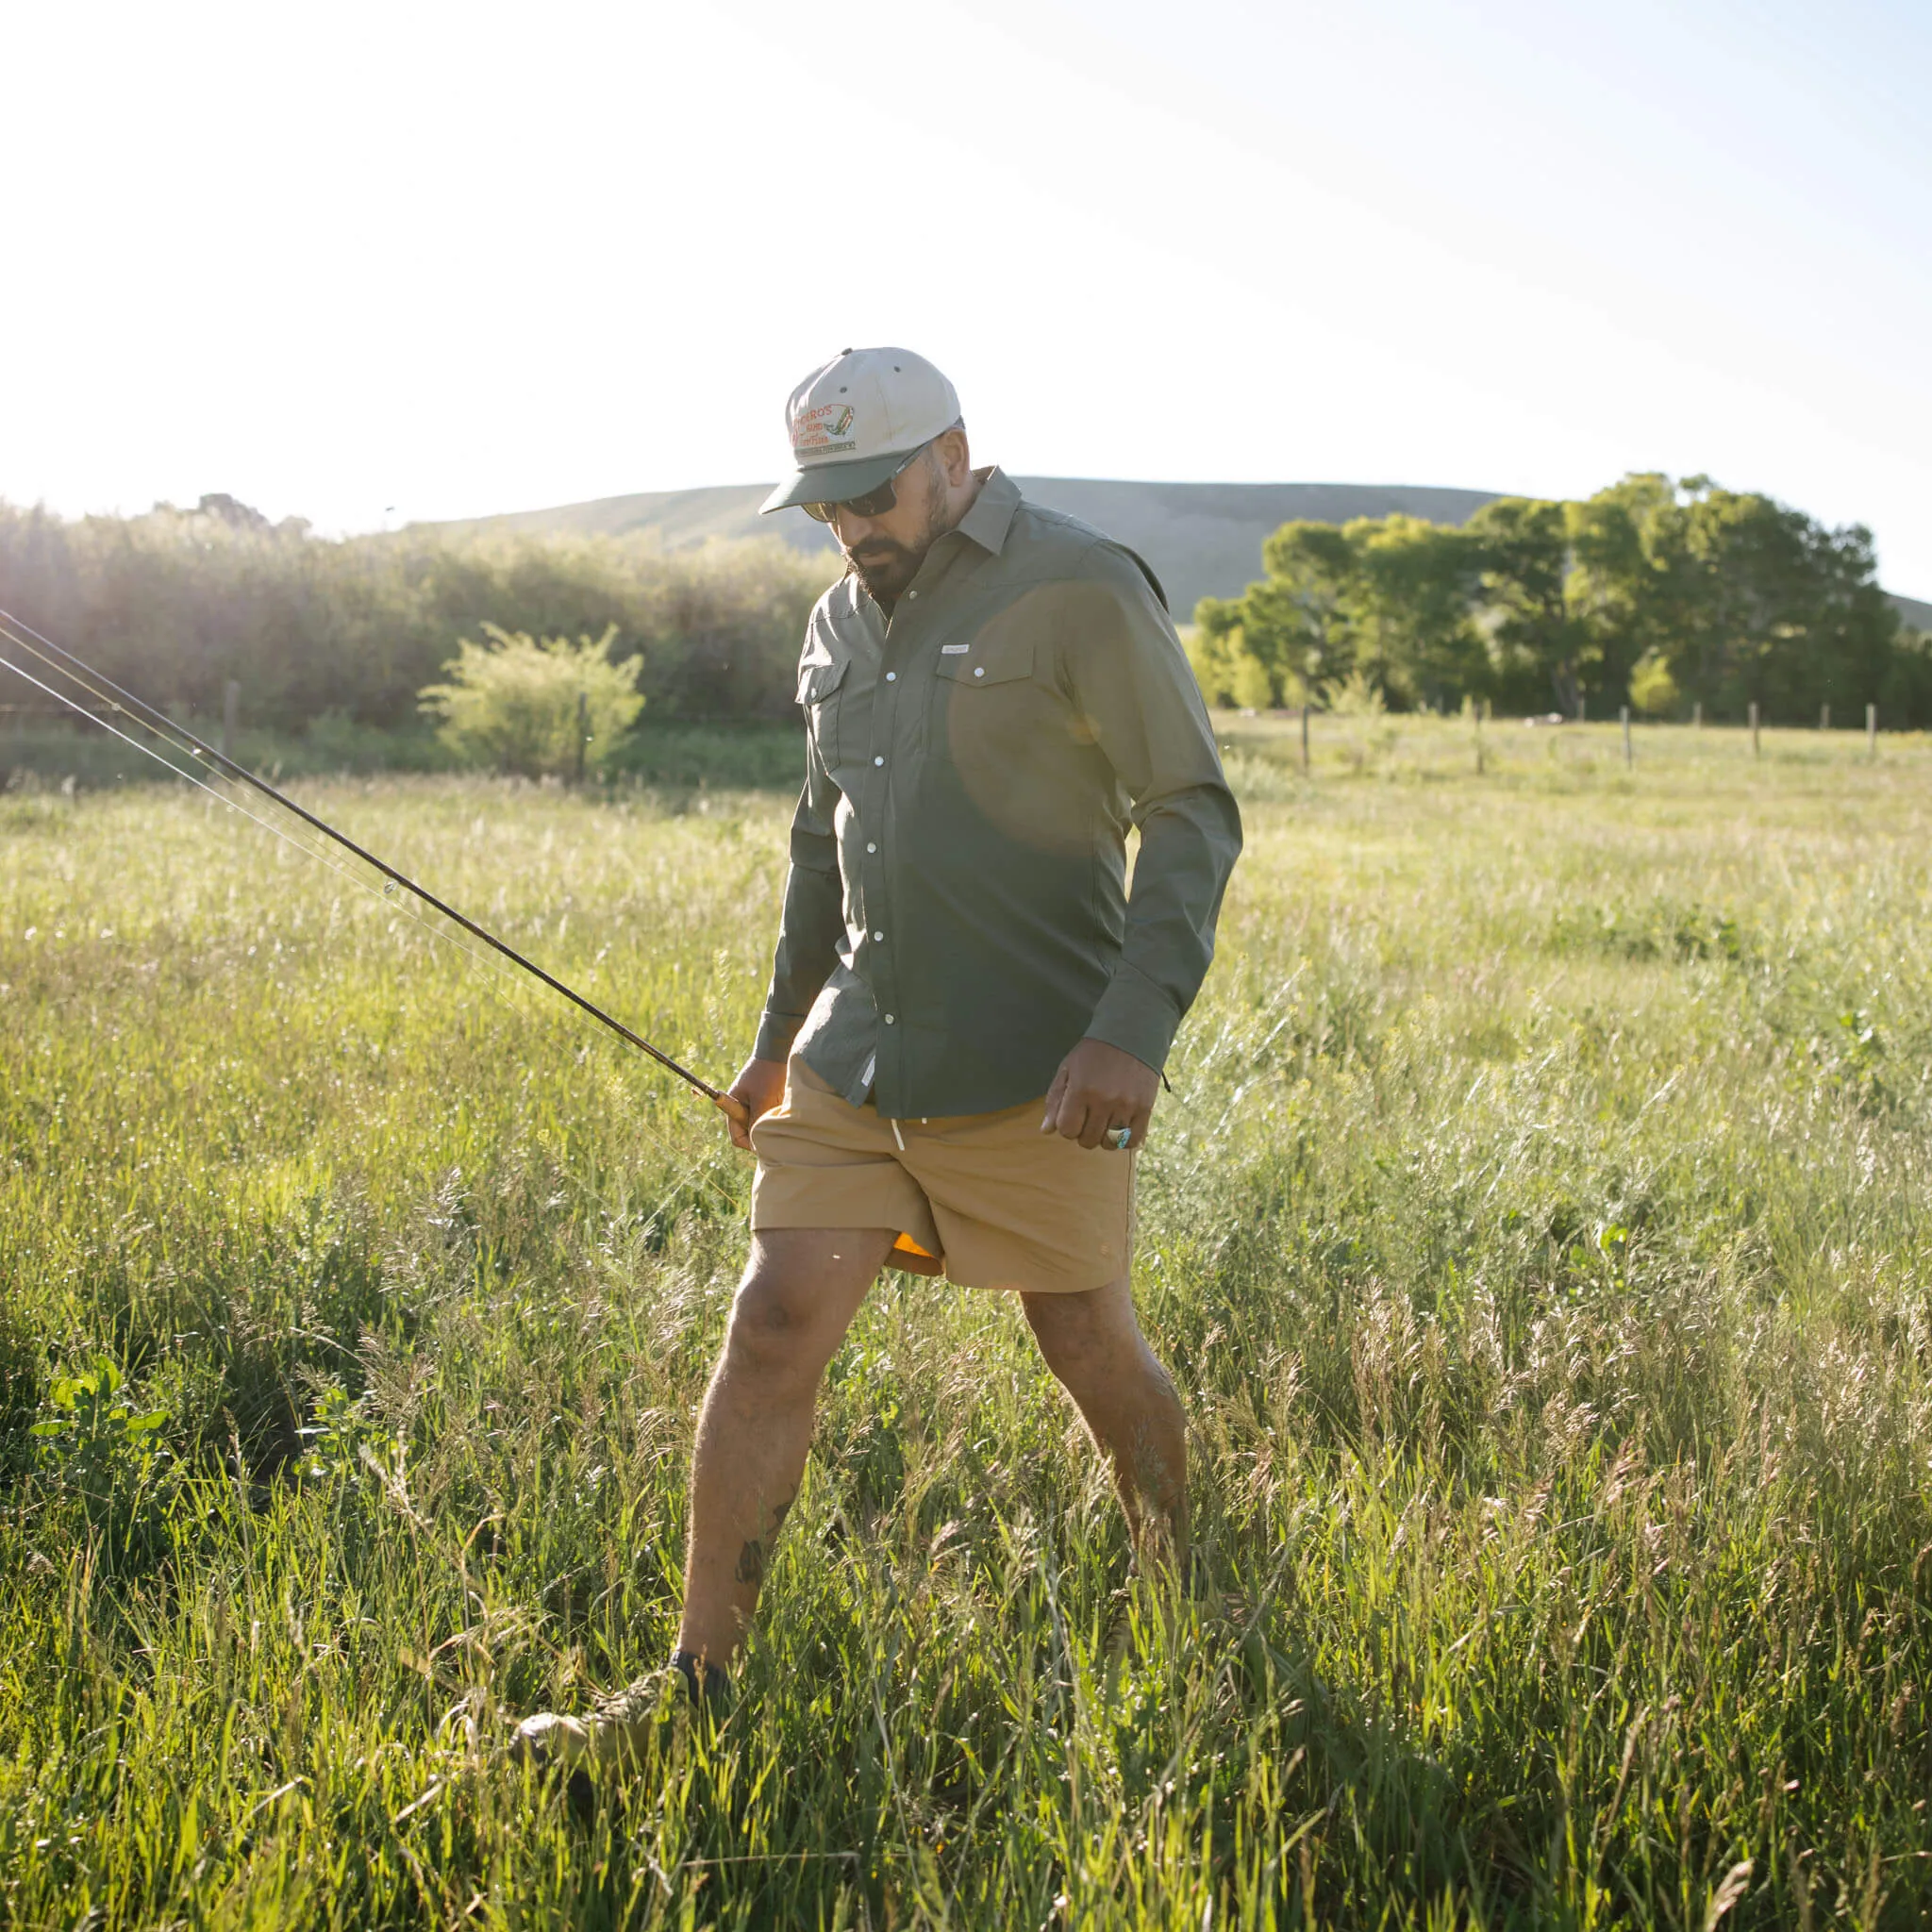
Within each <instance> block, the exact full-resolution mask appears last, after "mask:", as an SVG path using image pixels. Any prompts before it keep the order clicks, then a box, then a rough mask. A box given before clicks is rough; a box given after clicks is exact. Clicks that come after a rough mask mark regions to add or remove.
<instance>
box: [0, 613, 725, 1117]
mask: <svg viewBox="0 0 1932 1932" xmlns="http://www.w3.org/2000/svg"><path fill="white" fill-rule="evenodd" d="M0 638H4V639H5V640H6V641H7V642H8V644H10V645H12V646H13V647H14V648H15V649H17V650H21V651H25V653H26V654H27V656H29V657H30V658H36V659H38V660H39V661H40V663H41V664H42V665H43V666H44V667H45V668H47V669H48V670H50V671H53V672H55V673H57V674H58V675H60V676H62V677H65V678H67V679H68V680H70V681H71V682H72V683H74V684H76V685H78V686H79V687H80V689H81V690H82V691H86V692H87V693H88V695H89V696H90V697H92V698H93V699H95V700H96V701H97V702H98V703H100V704H103V705H106V706H108V708H110V709H111V710H114V711H118V712H119V713H120V714H121V715H122V716H124V717H125V718H126V719H127V720H128V721H129V722H130V723H132V724H140V725H142V726H144V727H145V728H146V729H147V730H149V731H151V732H153V733H154V735H155V736H156V737H157V738H158V739H160V740H161V741H163V742H164V743H166V744H168V745H170V746H171V747H172V748H173V749H175V750H176V751H179V750H181V749H183V748H184V743H185V747H186V748H187V749H188V750H189V751H190V752H191V753H192V756H193V757H195V758H205V759H206V760H207V761H208V763H209V764H210V765H211V766H213V767H214V768H215V769H216V770H218V771H220V772H222V773H223V774H225V775H226V776H228V777H230V778H233V779H237V780H239V781H240V782H241V783H242V784H244V785H250V786H253V787H254V788H255V790H256V791H258V792H260V793H261V794H262V796H263V797H265V798H268V799H272V800H273V801H274V802H275V804H276V805H278V806H280V807H281V808H283V809H284V810H285V811H290V812H292V813H293V814H294V815H295V817H296V818H298V819H300V820H301V821H302V822H303V824H307V825H310V826H312V827H313V828H314V829H315V830H316V831H318V832H320V833H322V834H323V836H324V837H325V838H327V839H332V840H334V841H335V842H336V843H337V844H338V845H340V846H341V847H342V848H343V849H344V850H345V851H347V852H351V853H353V854H354V855H355V856H356V857H357V858H359V859H361V860H362V861H363V863H364V864H365V865H371V866H374V867H375V870H376V871H377V872H379V873H380V874H382V875H383V876H384V877H385V878H386V879H389V880H390V881H391V883H392V884H394V885H397V886H400V887H402V889H403V890H404V891H407V892H412V893H413V894H414V895H415V896H416V897H417V898H418V899H420V900H422V901H423V903H424V904H425V906H428V907H431V908H434V909H435V910H436V911H438V912H440V913H441V914H442V916H443V917H444V918H445V919H447V920H450V921H452V922H453V923H454V924H457V925H459V926H460V927H461V928H462V929H463V930H464V931H465V932H467V933H469V934H471V935H472V936H473V937H475V938H476V939H479V940H481V941H483V943H484V944H485V945H486V946H489V947H491V949H492V950H493V951H495V952H498V953H500V954H502V955H503V957H504V958H506V959H508V960H509V961H510V963H511V964H512V965H516V966H521V967H522V968H523V970H524V971H525V973H527V974H531V976H532V977H534V978H536V979H540V980H541V981H542V982H543V984H544V985H545V986H547V987H548V988H550V990H551V991H553V992H559V993H561V994H562V995H563V997H564V998H565V999H567V1000H568V1001H570V1003H571V1004H572V1005H573V1006H574V1007H576V1008H580V1009H581V1010H582V1011H584V1012H586V1013H588V1014H589V1015H590V1016H591V1019H593V1020H596V1021H598V1022H599V1023H601V1024H603V1025H605V1026H608V1028H609V1029H610V1031H611V1032H613V1033H614V1034H616V1035H617V1037H618V1038H619V1039H620V1040H622V1041H625V1043H626V1044H627V1045H630V1046H633V1047H635V1048H636V1049H637V1050H638V1051H639V1052H640V1053H641V1054H644V1055H647V1056H648V1057H649V1058H651V1059H654V1060H656V1061H657V1063H658V1065H659V1066H660V1067H662V1068H664V1070H665V1071H666V1072H667V1073H671V1074H676V1076H677V1077H678V1078H679V1079H680V1080H682V1081H683V1082H684V1083H685V1085H686V1086H687V1087H691V1088H693V1089H694V1090H695V1091H698V1092H699V1093H702V1094H703V1095H704V1096H705V1098H706V1099H707V1100H708V1101H709V1102H710V1103H711V1105H712V1106H713V1107H716V1108H722V1109H723V1110H724V1112H725V1113H726V1114H728V1115H729V1116H730V1117H731V1119H732V1120H734V1121H735V1122H737V1123H738V1124H739V1125H741V1126H743V1125H746V1124H749V1121H750V1115H749V1112H748V1111H747V1109H746V1108H745V1106H744V1103H743V1102H742V1101H741V1100H739V1099H738V1098H737V1097H736V1096H735V1095H733V1094H730V1093H725V1092H724V1091H721V1090H720V1089H718V1088H716V1087H713V1086H712V1085H711V1084H710V1082H709V1081H708V1080H705V1079H702V1078H700V1077H699V1076H698V1075H697V1074H693V1073H692V1072H691V1069H690V1068H689V1067H687V1066H683V1065H681V1064H680V1063H679V1062H678V1061H676V1060H675V1059H673V1058H671V1056H670V1055H669V1054H668V1053H666V1052H665V1051H664V1050H663V1049H662V1048H661V1047H658V1046H653V1045H652V1044H651V1042H650V1041H648V1040H646V1039H645V1038H644V1037H643V1035H642V1034H641V1033H635V1032H633V1031H632V1030H631V1029H630V1028H629V1027H628V1026H626V1025H625V1024H624V1022H623V1021H622V1020H619V1019H617V1018H616V1017H614V1016H613V1015H612V1014H609V1013H607V1012H606V1011H605V1010H604V1008H602V1007H600V1006H598V1005H597V1004H596V1002H595V1001H594V1000H590V999H587V998H585V996H584V995H583V994H582V993H580V992H578V991H576V989H575V987H571V986H566V985H565V984H564V983H563V981H562V980H560V979H558V977H557V976H556V974H552V973H546V972H545V971H544V970H543V968H542V967H541V966H540V965H538V964H537V962H536V961H535V960H534V959H531V958H525V955H523V954H522V953H520V952H518V951H517V949H516V948H515V947H514V946H512V945H510V944H509V943H508V941H505V940H500V939H498V938H497V936H496V935H495V934H494V933H493V932H491V931H490V930H489V928H488V927H486V926H481V925H478V924H476V922H475V920H474V919H472V918H470V917H469V916H468V915H467V914H465V913H461V912H458V910H457V908H455V907H454V906H451V905H449V904H448V903H447V902H445V901H444V900H441V899H439V898H438V897H437V896H436V894H435V893H434V892H432V891H429V889H428V888H427V887H426V886H420V885H418V884H417V883H416V881H415V880H414V879H412V878H410V877H408V874H404V873H400V872H398V871H397V870H396V868H395V867H394V866H392V865H391V864H390V863H389V862H388V861H387V860H385V859H381V858H377V857H376V856H375V853H373V852H371V851H369V850H368V849H367V848H366V847H364V846H362V845H358V843H357V842H356V841H355V840H353V839H352V838H350V837H349V836H348V834H347V833H346V832H339V831H338V830H337V829H336V828H335V826H333V825H332V824H329V823H328V822H327V820H325V819H322V818H318V817H317V816H316V815H315V813H313V812H312V811H309V810H308V808H306V807H304V806H300V805H297V804H296V803H295V801H294V800H293V799H292V798H291V797H289V796H288V794H287V793H286V792H283V791H277V790H276V788H275V786H273V785H271V784H270V783H269V782H268V780H267V779H266V778H261V777H258V776H257V775H256V774H255V773H253V772H251V771H249V770H248V768H247V767H246V766H245V765H240V764H237V763H236V762H235V760H234V759H233V758H229V757H228V756H227V754H226V753H225V752H220V751H217V750H216V749H215V748H214V746H212V745H210V744H205V743H203V741H201V740H200V739H199V738H197V737H196V736H195V735H194V733H193V732H192V731H191V730H189V728H188V727H187V726H186V725H185V724H180V723H178V722H177V721H176V720H175V719H173V718H170V717H169V716H167V714H166V713H165V712H161V711H158V710H156V709H155V708H154V707H153V706H152V705H150V704H148V703H147V702H146V701H145V700H144V699H142V698H138V697H136V696H135V695H134V693H133V692H132V691H124V690H123V689H122V687H121V686H120V685H118V684H116V683H115V682H114V681H113V679H112V678H110V677H108V675H106V674H105V673H103V672H99V671H96V670H94V668H93V667H92V665H90V664H88V663H86V662H84V661H83V660H82V659H81V658H76V657H75V655H74V653H73V652H72V651H69V650H65V649H63V648H62V647H61V646H60V645H58V644H57V643H56V642H55V641H53V640H52V639H51V638H48V637H43V636H42V634H41V633H40V632H39V631H37V630H35V629H34V627H33V626H32V625H29V624H26V623H25V622H24V621H23V620H22V619H20V618H18V617H15V616H14V615H13V614H12V612H11V611H8V610H0ZM0 668H4V669H6V670H8V671H11V672H12V673H13V674H14V675H16V676H18V677H22V678H25V680H26V682H27V683H29V684H31V685H33V686H35V687H36V688H37V689H38V690H40V691H45V692H46V693H47V694H48V696H50V697H52V698H55V699H57V700H58V702H60V703H61V704H63V705H65V706H66V707H67V708H68V709H70V710H72V711H75V712H77V713H78V714H79V715H80V716H82V717H95V713H93V712H92V711H91V710H90V709H88V708H87V707H85V706H83V705H79V704H76V703H75V700H74V699H72V698H70V697H67V696H65V695H64V694H63V693H62V692H60V691H57V690H56V689H55V688H54V687H53V686H51V685H47V684H42V682H41V680H40V679H39V678H38V677H36V676H34V675H33V674H32V673H31V672H29V671H26V670H25V669H23V668H22V667H21V666H20V665H18V664H16V663H14V662H13V661H12V660H11V659H10V658H0ZM95 722H96V723H99V724H107V720H106V719H105V718H96V719H95ZM108 729H109V730H110V731H111V730H113V729H114V727H113V726H112V725H108ZM115 736H116V737H125V733H123V732H118V731H116V732H115ZM129 742H130V743H135V744H138V743H139V741H137V740H132V739H130V740H129ZM143 748H144V747H143ZM156 756H157V757H158V754H157V755H156ZM160 762H161V763H163V764H166V763H167V760H166V759H165V758H162V759H160ZM170 769H171V770H178V768H177V767H173V766H171V767H170ZM183 775H189V774H183ZM302 849H304V850H307V849H308V848H307V847H303V848H302ZM311 856H317V857H319V856H320V855H311Z"/></svg>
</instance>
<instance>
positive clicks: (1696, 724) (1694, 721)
mask: <svg viewBox="0 0 1932 1932" xmlns="http://www.w3.org/2000/svg"><path fill="white" fill-rule="evenodd" d="M1703 729H1704V700H1703V699H1702V698H1699V699H1698V700H1697V702H1696V703H1695V704H1694V705H1692V706H1691V730H1693V731H1702V730H1703Z"/></svg>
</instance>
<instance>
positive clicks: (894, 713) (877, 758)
mask: <svg viewBox="0 0 1932 1932" xmlns="http://www.w3.org/2000/svg"><path fill="white" fill-rule="evenodd" d="M915 594H916V593H915V592H913V591H908V592H907V594H906V596H905V598H903V599H902V600H901V601H900V604H899V606H898V608H896V609H895V610H894V611H893V613H892V616H891V620H890V621H889V622H888V624H887V625H886V627H885V640H884V649H883V652H882V658H883V660H884V661H883V664H882V672H883V675H881V677H880V679H879V682H878V684H877V685H876V686H875V687H874V693H875V695H874V704H873V712H872V744H871V747H870V749H871V753H872V769H871V771H870V772H869V773H868V774H867V780H868V782H867V784H866V787H865V792H866V804H865V808H864V810H863V812H862V813H861V815H860V816H861V824H863V825H864V826H865V827H867V828H869V829H871V830H872V831H873V832H874V833H875V834H882V833H883V829H884V826H885V820H886V800H887V798H888V796H889V795H890V792H891V784H892V777H893V773H894V770H895V768H896V767H897V766H898V764H899V762H900V753H901V751H902V749H903V741H902V734H901V733H900V731H899V726H898V713H899V696H900V693H901V691H904V689H905V680H904V679H903V678H902V677H901V676H900V675H899V665H900V664H902V663H905V662H907V661H908V659H909V655H910V654H909V651H908V644H909V643H911V642H912V641H914V639H913V635H912V634H913V633H915V632H916V630H917V628H918V626H916V625H914V624H913V622H912V616H913V613H912V611H911V610H910V609H909V608H908V605H910V604H911V602H912V601H913V598H914V596H915ZM865 852H866V858H867V860H868V861H869V862H868V863H867V864H866V865H864V866H861V867H860V876H861V878H862V879H863V880H864V882H865V890H864V892H863V895H862V896H863V902H864V909H863V913H862V915H861V916H862V918H863V920H864V924H863V926H862V927H861V931H862V932H863V935H864V937H865V938H866V940H867V941H868V943H867V947H866V975H865V976H866V978H867V980H868V981H869V982H870V985H871V990H872V996H873V1009H874V1012H876V1013H877V1014H878V1016H879V1020H880V1031H879V1035H878V1038H877V1043H876V1047H875V1050H874V1051H875V1058H874V1083H875V1085H878V1084H886V1085H896V1084H897V1079H898V1073H899V1068H898V1064H897V1056H896V1054H895V1053H892V1052H891V1051H890V1050H889V1048H888V1046H887V1041H889V1040H893V1039H896V1031H895V1029H896V1027H897V1025H898V1021H899V1014H898V1011H897V1008H898V1007H899V1004H900V989H899V986H898V984H897V974H896V972H895V970H894V963H893V961H892V958H891V955H890V953H889V951H888V949H887V947H886V944H885V938H886V931H887V929H888V927H889V926H890V925H891V918H892V908H891V905H890V904H889V903H888V900H887V893H886V876H885V860H884V859H883V858H881V857H880V838H879V837H877V836H875V837H874V838H871V839H868V840H867V841H865ZM874 917H876V918H877V919H878V921H879V924H878V925H877V926H874V925H873V924H872V921H873V919H874Z"/></svg>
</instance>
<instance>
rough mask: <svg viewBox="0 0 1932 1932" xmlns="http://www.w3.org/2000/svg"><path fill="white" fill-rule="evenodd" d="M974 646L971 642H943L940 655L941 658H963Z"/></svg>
mask: <svg viewBox="0 0 1932 1932" xmlns="http://www.w3.org/2000/svg"><path fill="white" fill-rule="evenodd" d="M972 648H973V646H972V645H971V644H941V646H940V656H941V658H963V657H964V656H965V655H966V653H967V652H968V651H970V650H971V649H972Z"/></svg>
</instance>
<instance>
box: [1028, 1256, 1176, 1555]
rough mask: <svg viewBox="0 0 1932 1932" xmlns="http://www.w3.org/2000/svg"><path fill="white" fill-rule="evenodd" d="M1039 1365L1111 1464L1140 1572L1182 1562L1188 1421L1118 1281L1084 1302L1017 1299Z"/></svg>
mask: <svg viewBox="0 0 1932 1932" xmlns="http://www.w3.org/2000/svg"><path fill="white" fill-rule="evenodd" d="M1020 1299H1021V1302H1022V1304H1023V1305H1024V1307H1025V1310H1026V1320H1027V1322H1028V1324H1030V1325H1031V1327H1032V1329H1033V1335H1034V1339H1035V1340H1036V1341H1038V1342H1039V1343H1040V1352H1041V1355H1043V1356H1044V1357H1046V1365H1047V1367H1048V1368H1050V1369H1051V1370H1052V1371H1053V1372H1054V1374H1056V1375H1057V1376H1058V1378H1059V1381H1060V1384H1061V1386H1062V1387H1063V1388H1064V1389H1065V1390H1066V1391H1067V1393H1068V1394H1069V1395H1071V1396H1072V1397H1073V1398H1074V1403H1075V1404H1076V1405H1077V1406H1078V1407H1079V1410H1080V1414H1081V1415H1082V1417H1083V1418H1084V1419H1085V1421H1086V1424H1087V1426H1088V1428H1089V1429H1090V1430H1091V1431H1092V1434H1093V1440H1094V1441H1096V1442H1097V1443H1098V1444H1099V1445H1100V1448H1101V1451H1102V1453H1103V1454H1104V1455H1105V1456H1106V1457H1107V1458H1108V1462H1110V1463H1111V1464H1112V1466H1113V1480H1114V1487H1115V1489H1116V1490H1117V1491H1119V1492H1120V1499H1121V1507H1122V1508H1123V1509H1124V1510H1125V1512H1126V1518H1127V1532H1128V1534H1129V1535H1130V1536H1131V1537H1132V1539H1133V1542H1134V1549H1135V1554H1136V1555H1137V1557H1139V1559H1140V1561H1141V1567H1142V1569H1143V1570H1146V1571H1153V1570H1155V1569H1166V1568H1169V1567H1170V1566H1171V1567H1172V1568H1173V1569H1174V1572H1175V1574H1180V1575H1185V1574H1186V1572H1187V1560H1188V1436H1187V1417H1186V1415H1185V1414H1184V1413H1183V1411H1182V1409H1181V1405H1180V1398H1179V1396H1177V1395H1176V1394H1175V1393H1174V1382H1173V1380H1172V1378H1171V1377H1170V1376H1169V1374H1168V1373H1167V1371H1166V1370H1165V1369H1164V1368H1162V1367H1161V1365H1160V1363H1159V1361H1158V1359H1157V1358H1156V1357H1155V1354H1154V1351H1153V1350H1152V1349H1151V1348H1149V1347H1148V1346H1147V1342H1146V1339H1145V1338H1144V1337H1143V1336H1142V1335H1141V1324H1140V1323H1139V1322H1137V1321H1136V1320H1135V1318H1134V1297H1133V1294H1132V1292H1131V1291H1129V1289H1128V1286H1127V1284H1126V1282H1125V1281H1124V1280H1121V1281H1110V1282H1108V1285H1107V1286H1106V1287H1105V1288H1096V1289H1092V1290H1091V1291H1088V1292H1087V1293H1085V1294H1023V1295H1022V1296H1021V1297H1020Z"/></svg>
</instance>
